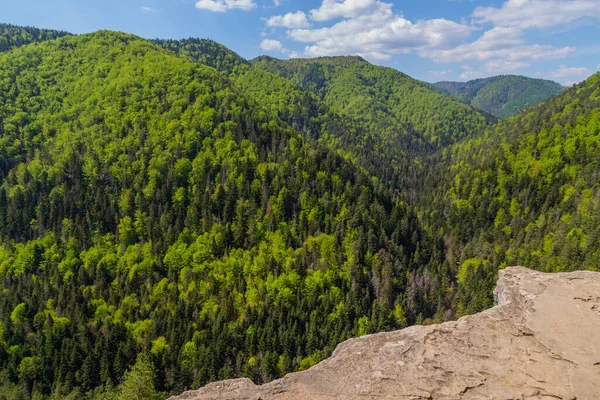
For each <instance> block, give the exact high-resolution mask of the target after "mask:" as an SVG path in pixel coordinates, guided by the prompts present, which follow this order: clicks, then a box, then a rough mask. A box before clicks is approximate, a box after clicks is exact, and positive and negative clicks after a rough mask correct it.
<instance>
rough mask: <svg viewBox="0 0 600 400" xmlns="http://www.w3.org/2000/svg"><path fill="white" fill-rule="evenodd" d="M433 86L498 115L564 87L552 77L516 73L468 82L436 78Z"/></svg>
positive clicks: (515, 110)
mask: <svg viewBox="0 0 600 400" xmlns="http://www.w3.org/2000/svg"><path fill="white" fill-rule="evenodd" d="M433 87H435V88H436V89H438V90H440V91H442V92H444V93H446V94H449V95H451V96H453V97H455V98H457V99H458V100H460V101H462V102H463V103H465V104H469V105H471V106H473V107H475V108H477V109H480V110H483V111H486V112H488V113H490V114H492V115H494V116H495V117H497V118H500V119H504V118H508V117H512V116H513V115H516V114H518V113H519V112H520V111H522V110H524V109H526V108H529V107H531V106H534V105H536V104H539V103H541V102H543V101H545V100H547V99H549V98H550V97H552V96H556V95H557V94H559V93H560V92H562V91H563V90H564V87H562V86H561V85H560V84H559V83H556V82H553V81H547V80H543V79H533V78H528V77H525V76H518V75H500V76H494V77H492V78H484V79H476V80H473V81H469V82H437V83H434V84H433Z"/></svg>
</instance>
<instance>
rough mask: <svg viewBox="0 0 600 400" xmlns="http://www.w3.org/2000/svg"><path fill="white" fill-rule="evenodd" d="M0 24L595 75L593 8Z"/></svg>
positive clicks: (331, 5)
mask: <svg viewBox="0 0 600 400" xmlns="http://www.w3.org/2000/svg"><path fill="white" fill-rule="evenodd" d="M0 22H4V23H10V24H15V25H28V26H36V27H40V28H52V29H61V30H66V31H69V32H72V33H87V32H93V31H96V30H99V29H110V30H118V31H123V32H127V33H132V34H136V35H139V36H142V37H145V38H171V39H180V38H188V37H198V38H208V39H212V40H215V41H217V42H219V43H221V44H223V45H225V46H227V47H229V48H230V49H232V50H233V51H235V52H236V53H238V54H240V55H241V56H243V57H244V58H247V59H252V58H254V57H257V56H259V55H263V54H268V55H271V56H274V57H278V58H295V57H319V56H334V55H360V56H362V57H363V58H365V59H367V60H368V61H370V62H372V63H374V64H377V65H385V66H388V67H392V68H396V69H398V70H400V71H402V72H405V73H407V74H409V75H411V76H413V77H415V78H417V79H420V80H424V81H428V82H436V81H440V80H458V81H465V80H471V79H476V78H481V77H487V76H494V75H500V74H519V75H527V76H531V77H535V78H544V79H552V80H555V81H558V82H560V83H562V84H564V85H571V84H574V83H576V82H579V81H581V80H583V79H585V78H587V77H588V76H590V75H591V74H593V73H595V72H597V71H598V70H599V69H600V41H599V40H598V38H600V0H302V1H300V0H102V1H97V0H85V1H81V0H51V1H49V0H19V1H15V0H0Z"/></svg>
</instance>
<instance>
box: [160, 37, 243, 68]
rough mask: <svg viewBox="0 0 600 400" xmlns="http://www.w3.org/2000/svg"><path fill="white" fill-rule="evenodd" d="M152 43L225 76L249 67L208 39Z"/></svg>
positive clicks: (233, 54)
mask: <svg viewBox="0 0 600 400" xmlns="http://www.w3.org/2000/svg"><path fill="white" fill-rule="evenodd" d="M153 42H154V43H156V44H157V45H159V46H161V47H164V48H165V49H167V50H168V51H170V52H172V53H174V54H177V55H179V56H182V57H185V58H187V59H189V60H191V61H196V62H199V63H201V64H204V65H208V66H209V67H213V68H215V69H216V70H218V71H222V72H225V73H227V74H231V73H232V72H234V71H235V70H237V68H238V67H241V66H245V65H246V66H247V65H249V63H248V61H246V60H245V59H243V58H242V57H240V56H239V55H237V54H236V53H234V52H233V51H231V50H229V49H228V48H226V47H225V46H223V45H221V44H219V43H216V42H213V41H212V40H208V39H194V38H189V39H184V40H162V39H155V40H153Z"/></svg>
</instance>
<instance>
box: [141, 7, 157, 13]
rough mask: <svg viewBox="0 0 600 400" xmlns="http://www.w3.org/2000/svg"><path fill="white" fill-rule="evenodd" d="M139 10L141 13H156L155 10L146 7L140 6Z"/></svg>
mask: <svg viewBox="0 0 600 400" xmlns="http://www.w3.org/2000/svg"><path fill="white" fill-rule="evenodd" d="M140 10H141V11H143V12H148V13H152V12H156V10H155V9H154V8H152V7H146V6H142V7H140Z"/></svg>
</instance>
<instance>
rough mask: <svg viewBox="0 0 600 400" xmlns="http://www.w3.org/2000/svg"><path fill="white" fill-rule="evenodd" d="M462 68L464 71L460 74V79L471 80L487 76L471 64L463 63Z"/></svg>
mask: <svg viewBox="0 0 600 400" xmlns="http://www.w3.org/2000/svg"><path fill="white" fill-rule="evenodd" d="M462 68H463V70H464V72H463V73H462V74H460V79H462V80H464V81H471V80H473V79H479V78H483V77H484V76H485V74H484V73H483V72H482V71H477V70H475V69H474V68H473V67H471V66H470V65H463V66H462Z"/></svg>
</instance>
